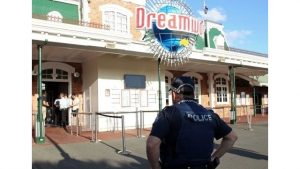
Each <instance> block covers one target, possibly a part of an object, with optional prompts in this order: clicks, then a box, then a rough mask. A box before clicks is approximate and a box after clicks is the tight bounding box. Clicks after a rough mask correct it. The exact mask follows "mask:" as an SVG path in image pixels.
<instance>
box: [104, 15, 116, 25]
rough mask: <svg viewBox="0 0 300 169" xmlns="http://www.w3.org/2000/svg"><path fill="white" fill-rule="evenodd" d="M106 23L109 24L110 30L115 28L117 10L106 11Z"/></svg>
mask: <svg viewBox="0 0 300 169" xmlns="http://www.w3.org/2000/svg"><path fill="white" fill-rule="evenodd" d="M104 24H106V25H109V29H110V30H115V12H113V11H105V12H104Z"/></svg>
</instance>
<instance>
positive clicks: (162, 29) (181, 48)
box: [136, 0, 204, 65]
mask: <svg viewBox="0 0 300 169" xmlns="http://www.w3.org/2000/svg"><path fill="white" fill-rule="evenodd" d="M191 15H192V12H191V9H190V8H189V7H188V6H187V5H186V4H184V3H183V2H182V1H180V0H157V1H155V0H148V1H147V2H146V6H145V7H138V8H137V9H136V17H137V18H136V21H137V23H136V25H137V29H143V30H145V36H144V38H143V40H144V41H145V42H147V43H148V44H149V46H150V50H151V51H152V53H153V54H154V57H157V58H161V60H163V61H165V63H167V64H169V63H170V64H171V65H173V64H178V63H183V62H186V61H187V60H188V57H189V55H190V54H191V52H192V47H193V46H194V44H195V39H196V37H197V36H203V33H204V22H203V21H199V20H197V19H195V18H193V17H191Z"/></svg>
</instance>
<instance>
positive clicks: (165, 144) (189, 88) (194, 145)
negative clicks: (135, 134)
mask: <svg viewBox="0 0 300 169" xmlns="http://www.w3.org/2000/svg"><path fill="white" fill-rule="evenodd" d="M170 90H171V92H172V99H173V105H172V106H167V107H165V108H164V109H163V110H162V111H161V112H160V113H159V114H158V116H157V118H156V120H155V121H154V123H153V126H152V130H151V133H150V136H149V137H148V139H147V157H148V160H149V163H150V165H151V167H152V168H153V169H157V168H160V167H161V166H162V168H172V169H176V168H178V169H179V168H180V169H181V168H191V169H193V168H207V169H209V168H213V163H212V161H214V162H216V163H218V159H219V158H220V157H221V156H223V155H224V154H225V153H226V151H227V150H229V149H230V148H231V147H232V146H233V144H234V142H235V141H236V139H237V136H236V134H235V133H234V132H233V131H232V129H231V128H230V127H229V126H228V125H227V124H226V123H225V122H224V121H223V120H222V119H220V117H219V116H218V115H217V114H215V113H214V112H213V111H210V110H207V109H205V108H204V107H202V106H201V105H199V104H198V103H197V102H196V101H195V100H194V99H193V98H194V83H193V81H192V79H191V78H189V77H184V76H182V77H179V78H176V79H175V80H174V81H173V82H172V85H171V89H170ZM214 138H216V139H220V138H223V140H222V143H221V145H220V147H219V148H218V149H217V150H216V151H215V152H214V153H213V146H214V143H213V141H214ZM159 159H160V163H161V164H160V163H159ZM160 165H161V166H160Z"/></svg>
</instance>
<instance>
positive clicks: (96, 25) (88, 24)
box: [32, 14, 110, 30]
mask: <svg viewBox="0 0 300 169" xmlns="http://www.w3.org/2000/svg"><path fill="white" fill-rule="evenodd" d="M32 18H35V19H41V20H46V21H52V22H60V23H66V24H72V25H78V26H85V27H91V28H97V29H104V30H110V26H109V25H106V24H101V23H96V22H86V21H81V20H75V19H74V20H73V19H65V18H60V17H57V16H47V15H41V14H32Z"/></svg>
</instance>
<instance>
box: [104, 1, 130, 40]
mask: <svg viewBox="0 0 300 169" xmlns="http://www.w3.org/2000/svg"><path fill="white" fill-rule="evenodd" d="M99 9H100V10H101V11H102V16H103V17H102V23H103V24H105V25H109V30H110V31H113V32H118V33H126V34H129V33H130V17H131V16H132V12H130V11H129V10H128V9H126V8H124V7H121V6H118V5H114V4H106V5H103V6H101V7H100V8H99Z"/></svg>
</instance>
